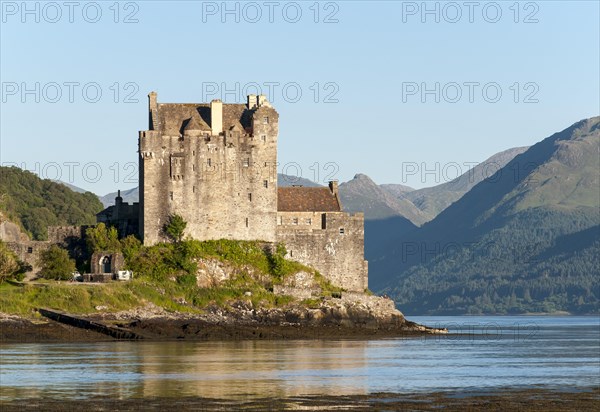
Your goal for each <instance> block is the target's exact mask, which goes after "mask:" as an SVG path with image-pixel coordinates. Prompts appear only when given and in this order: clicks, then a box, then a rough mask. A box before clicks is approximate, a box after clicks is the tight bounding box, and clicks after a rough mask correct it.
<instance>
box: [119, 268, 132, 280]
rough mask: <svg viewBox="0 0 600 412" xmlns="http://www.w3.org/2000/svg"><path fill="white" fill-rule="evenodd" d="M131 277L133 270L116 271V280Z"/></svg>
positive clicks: (129, 278)
mask: <svg viewBox="0 0 600 412" xmlns="http://www.w3.org/2000/svg"><path fill="white" fill-rule="evenodd" d="M131 279H133V272H132V271H131V270H119V271H118V272H117V280H131Z"/></svg>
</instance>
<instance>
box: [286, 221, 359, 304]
mask: <svg viewBox="0 0 600 412" xmlns="http://www.w3.org/2000/svg"><path fill="white" fill-rule="evenodd" d="M277 241H278V242H283V243H284V244H285V246H286V248H287V251H288V254H287V256H286V257H287V258H289V259H292V260H295V261H297V262H300V263H303V264H305V265H308V266H312V267H314V268H315V269H317V270H318V271H319V272H321V274H322V275H323V276H325V277H326V278H327V279H328V280H329V281H330V282H331V283H332V284H333V285H335V286H339V287H342V288H344V289H346V290H348V291H353V292H363V291H364V290H365V289H366V288H367V287H368V266H367V261H366V260H364V216H363V214H362V213H357V214H354V215H350V214H348V213H344V212H327V213H319V212H278V214H277Z"/></svg>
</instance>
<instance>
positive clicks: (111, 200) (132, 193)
mask: <svg viewBox="0 0 600 412" xmlns="http://www.w3.org/2000/svg"><path fill="white" fill-rule="evenodd" d="M277 185H279V186H282V187H283V186H294V185H299V186H306V187H317V186H321V185H320V184H318V183H315V182H313V181H312V180H308V179H304V178H302V177H296V176H290V175H284V174H281V173H279V174H277ZM98 197H99V199H100V201H101V202H102V204H103V205H104V207H108V206H111V205H114V204H115V198H116V197H117V192H111V193H108V194H106V195H104V196H98ZM121 197H122V198H123V201H124V202H127V203H130V204H131V203H134V202H138V201H139V199H140V193H139V187H134V188H132V189H128V190H121Z"/></svg>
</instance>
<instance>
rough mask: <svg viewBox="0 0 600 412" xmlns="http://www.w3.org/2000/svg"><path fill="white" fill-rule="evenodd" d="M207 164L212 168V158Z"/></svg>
mask: <svg viewBox="0 0 600 412" xmlns="http://www.w3.org/2000/svg"><path fill="white" fill-rule="evenodd" d="M206 162H207V163H208V167H211V166H212V160H211V159H210V158H209V159H208V160H207V161H206Z"/></svg>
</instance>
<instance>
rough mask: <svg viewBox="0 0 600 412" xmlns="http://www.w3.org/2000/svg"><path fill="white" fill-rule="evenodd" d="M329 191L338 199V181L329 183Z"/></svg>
mask: <svg viewBox="0 0 600 412" xmlns="http://www.w3.org/2000/svg"><path fill="white" fill-rule="evenodd" d="M329 190H331V193H333V194H334V195H335V196H336V197H338V181H337V180H330V181H329Z"/></svg>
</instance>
